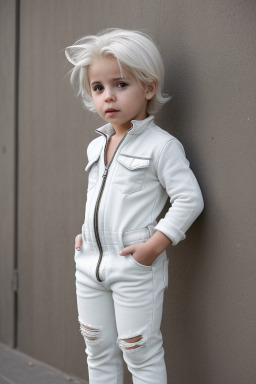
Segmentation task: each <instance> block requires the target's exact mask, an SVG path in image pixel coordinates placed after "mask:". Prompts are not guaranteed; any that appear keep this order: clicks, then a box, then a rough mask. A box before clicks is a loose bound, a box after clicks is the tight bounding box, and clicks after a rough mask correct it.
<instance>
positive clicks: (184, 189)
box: [155, 138, 204, 245]
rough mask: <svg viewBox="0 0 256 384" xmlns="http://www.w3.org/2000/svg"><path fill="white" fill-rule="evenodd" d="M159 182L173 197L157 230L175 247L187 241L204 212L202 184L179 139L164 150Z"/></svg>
mask: <svg viewBox="0 0 256 384" xmlns="http://www.w3.org/2000/svg"><path fill="white" fill-rule="evenodd" d="M157 172H158V178H159V181H160V183H161V184H162V186H163V187H164V188H165V190H166V192H167V193H168V195H169V197H170V202H171V207H170V209H169V210H168V212H167V213H166V215H165V217H164V218H163V219H161V220H160V221H159V223H158V224H157V225H156V227H155V229H157V230H159V231H161V232H162V233H164V234H165V235H166V236H167V237H169V239H170V240H171V241H172V245H176V244H178V243H179V242H180V241H181V240H183V239H185V237H186V235H185V233H186V231H187V230H188V228H189V227H190V226H191V224H192V223H193V222H194V221H195V220H196V218H197V217H198V216H199V215H200V213H201V212H202V210H203V208H204V202H203V197H202V193H201V190H200V187H199V185H198V182H197V180H196V178H195V176H194V174H193V172H192V171H191V169H190V167H189V162H188V160H187V158H186V156H185V152H184V148H183V146H182V144H181V143H180V142H179V141H178V140H177V139H175V138H172V139H170V140H169V141H168V142H167V143H166V144H165V146H164V147H163V149H162V151H161V153H160V155H159V159H158V163H157Z"/></svg>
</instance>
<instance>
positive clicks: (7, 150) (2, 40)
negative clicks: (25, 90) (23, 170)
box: [0, 0, 16, 346]
mask: <svg viewBox="0 0 256 384" xmlns="http://www.w3.org/2000/svg"><path fill="white" fill-rule="evenodd" d="M15 22H16V12H15V1H14V0H13V1H0V217H1V229H0V340H1V341H2V342H4V343H5V344H8V345H10V346H13V345H14V344H15V324H14V318H15V316H16V311H15V293H14V292H13V289H12V279H13V270H14V268H15V248H16V244H15V236H16V221H15V211H16V204H15V196H16V172H15V162H16V156H15V152H16V150H15V148H16V145H15V137H16V135H15V131H16V121H15V120H16V118H15V107H16V98H15V73H16V69H15V67H16V58H15V56H16V55H15V45H16V36H15V35H16V34H15V32H16V26H15Z"/></svg>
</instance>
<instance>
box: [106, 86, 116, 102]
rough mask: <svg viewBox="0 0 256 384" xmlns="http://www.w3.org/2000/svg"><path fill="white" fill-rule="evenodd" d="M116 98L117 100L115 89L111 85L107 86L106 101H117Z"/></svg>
mask: <svg viewBox="0 0 256 384" xmlns="http://www.w3.org/2000/svg"><path fill="white" fill-rule="evenodd" d="M115 100H116V96H115V93H114V90H113V89H112V88H111V87H106V88H105V101H106V102H109V101H115Z"/></svg>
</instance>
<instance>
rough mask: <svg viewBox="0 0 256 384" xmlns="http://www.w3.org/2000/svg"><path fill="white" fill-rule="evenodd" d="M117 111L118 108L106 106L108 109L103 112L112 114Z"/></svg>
mask: <svg viewBox="0 0 256 384" xmlns="http://www.w3.org/2000/svg"><path fill="white" fill-rule="evenodd" d="M117 112H119V110H118V109H115V108H108V109H106V110H105V113H106V114H108V115H112V114H115V113H117Z"/></svg>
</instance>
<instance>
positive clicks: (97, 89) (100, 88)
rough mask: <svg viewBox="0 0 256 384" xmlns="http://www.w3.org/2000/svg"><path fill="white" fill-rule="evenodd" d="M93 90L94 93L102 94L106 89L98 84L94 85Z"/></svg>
mask: <svg viewBox="0 0 256 384" xmlns="http://www.w3.org/2000/svg"><path fill="white" fill-rule="evenodd" d="M92 89H93V91H94V92H102V91H103V89H104V88H103V86H102V85H100V84H97V85H94V87H93V88H92Z"/></svg>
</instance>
